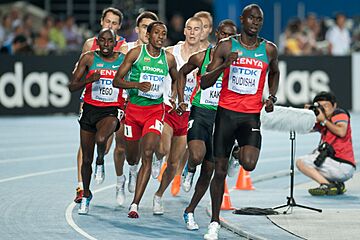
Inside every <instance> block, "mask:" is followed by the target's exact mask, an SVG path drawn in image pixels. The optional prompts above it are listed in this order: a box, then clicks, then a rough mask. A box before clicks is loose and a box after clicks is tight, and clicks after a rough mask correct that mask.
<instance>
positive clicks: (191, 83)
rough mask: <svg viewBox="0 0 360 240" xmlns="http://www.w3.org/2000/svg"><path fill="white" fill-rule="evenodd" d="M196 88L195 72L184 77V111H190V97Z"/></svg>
mask: <svg viewBox="0 0 360 240" xmlns="http://www.w3.org/2000/svg"><path fill="white" fill-rule="evenodd" d="M195 87H196V71H192V72H191V73H189V74H188V75H186V85H185V91H184V102H185V103H187V104H188V106H187V108H186V110H187V111H190V108H191V103H190V99H191V95H192V93H193V92H194V89H195Z"/></svg>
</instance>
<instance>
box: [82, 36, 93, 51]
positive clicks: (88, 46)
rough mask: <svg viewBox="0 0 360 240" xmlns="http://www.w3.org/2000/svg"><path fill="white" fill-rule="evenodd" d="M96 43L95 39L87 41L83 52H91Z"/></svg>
mask: <svg viewBox="0 0 360 240" xmlns="http://www.w3.org/2000/svg"><path fill="white" fill-rule="evenodd" d="M94 41H95V37H92V38H89V39H87V40H86V41H85V43H84V45H83V49H82V52H87V51H90V50H91V47H92V45H93V42H94Z"/></svg>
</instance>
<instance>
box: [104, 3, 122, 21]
mask: <svg viewBox="0 0 360 240" xmlns="http://www.w3.org/2000/svg"><path fill="white" fill-rule="evenodd" d="M108 12H112V13H113V14H115V15H117V16H119V24H120V25H121V23H122V20H123V19H124V15H123V13H122V12H121V11H120V10H119V9H117V8H113V7H108V8H105V9H104V10H103V11H102V14H101V19H102V20H104V18H105V16H106V14H107V13H108Z"/></svg>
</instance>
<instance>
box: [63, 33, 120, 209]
mask: <svg viewBox="0 0 360 240" xmlns="http://www.w3.org/2000/svg"><path fill="white" fill-rule="evenodd" d="M96 41H97V43H98V45H99V47H100V50H99V51H95V52H92V51H89V52H86V53H85V54H83V55H82V56H81V58H80V61H79V64H78V65H77V66H76V69H75V70H74V73H73V77H72V80H71V82H70V83H69V90H70V91H71V92H73V91H76V90H80V89H82V88H83V87H84V86H86V92H85V95H84V106H83V112H82V114H81V115H80V118H79V123H80V127H81V130H80V141H81V148H82V150H83V163H82V166H81V176H82V179H83V186H84V193H83V197H82V200H81V204H80V208H79V211H78V213H79V214H87V213H88V211H89V205H90V201H91V199H92V193H91V191H90V181H91V173H92V166H91V165H92V162H93V158H94V148H95V143H96V146H97V159H96V161H97V162H103V161H104V155H105V148H106V143H107V140H108V138H109V137H111V136H112V134H113V132H115V131H117V130H118V129H119V127H120V120H121V118H122V116H123V113H124V112H123V111H122V110H120V109H119V107H120V106H123V104H124V103H123V98H122V91H121V90H120V91H119V90H118V89H114V88H113V87H112V82H113V78H114V76H115V73H116V70H114V66H116V65H120V64H121V62H122V61H123V58H124V56H123V54H121V53H116V52H114V51H113V50H114V47H115V45H116V34H115V32H114V31H113V30H111V29H109V28H104V29H102V30H101V31H100V33H99V35H98V38H97V39H96ZM85 74H86V78H85V81H82V77H83V76H84V75H85Z"/></svg>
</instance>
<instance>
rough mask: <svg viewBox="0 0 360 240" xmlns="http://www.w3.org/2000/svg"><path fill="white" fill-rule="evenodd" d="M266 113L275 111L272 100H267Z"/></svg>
mask: <svg viewBox="0 0 360 240" xmlns="http://www.w3.org/2000/svg"><path fill="white" fill-rule="evenodd" d="M265 111H266V112H272V111H274V103H273V101H271V100H270V99H266V100H265Z"/></svg>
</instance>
